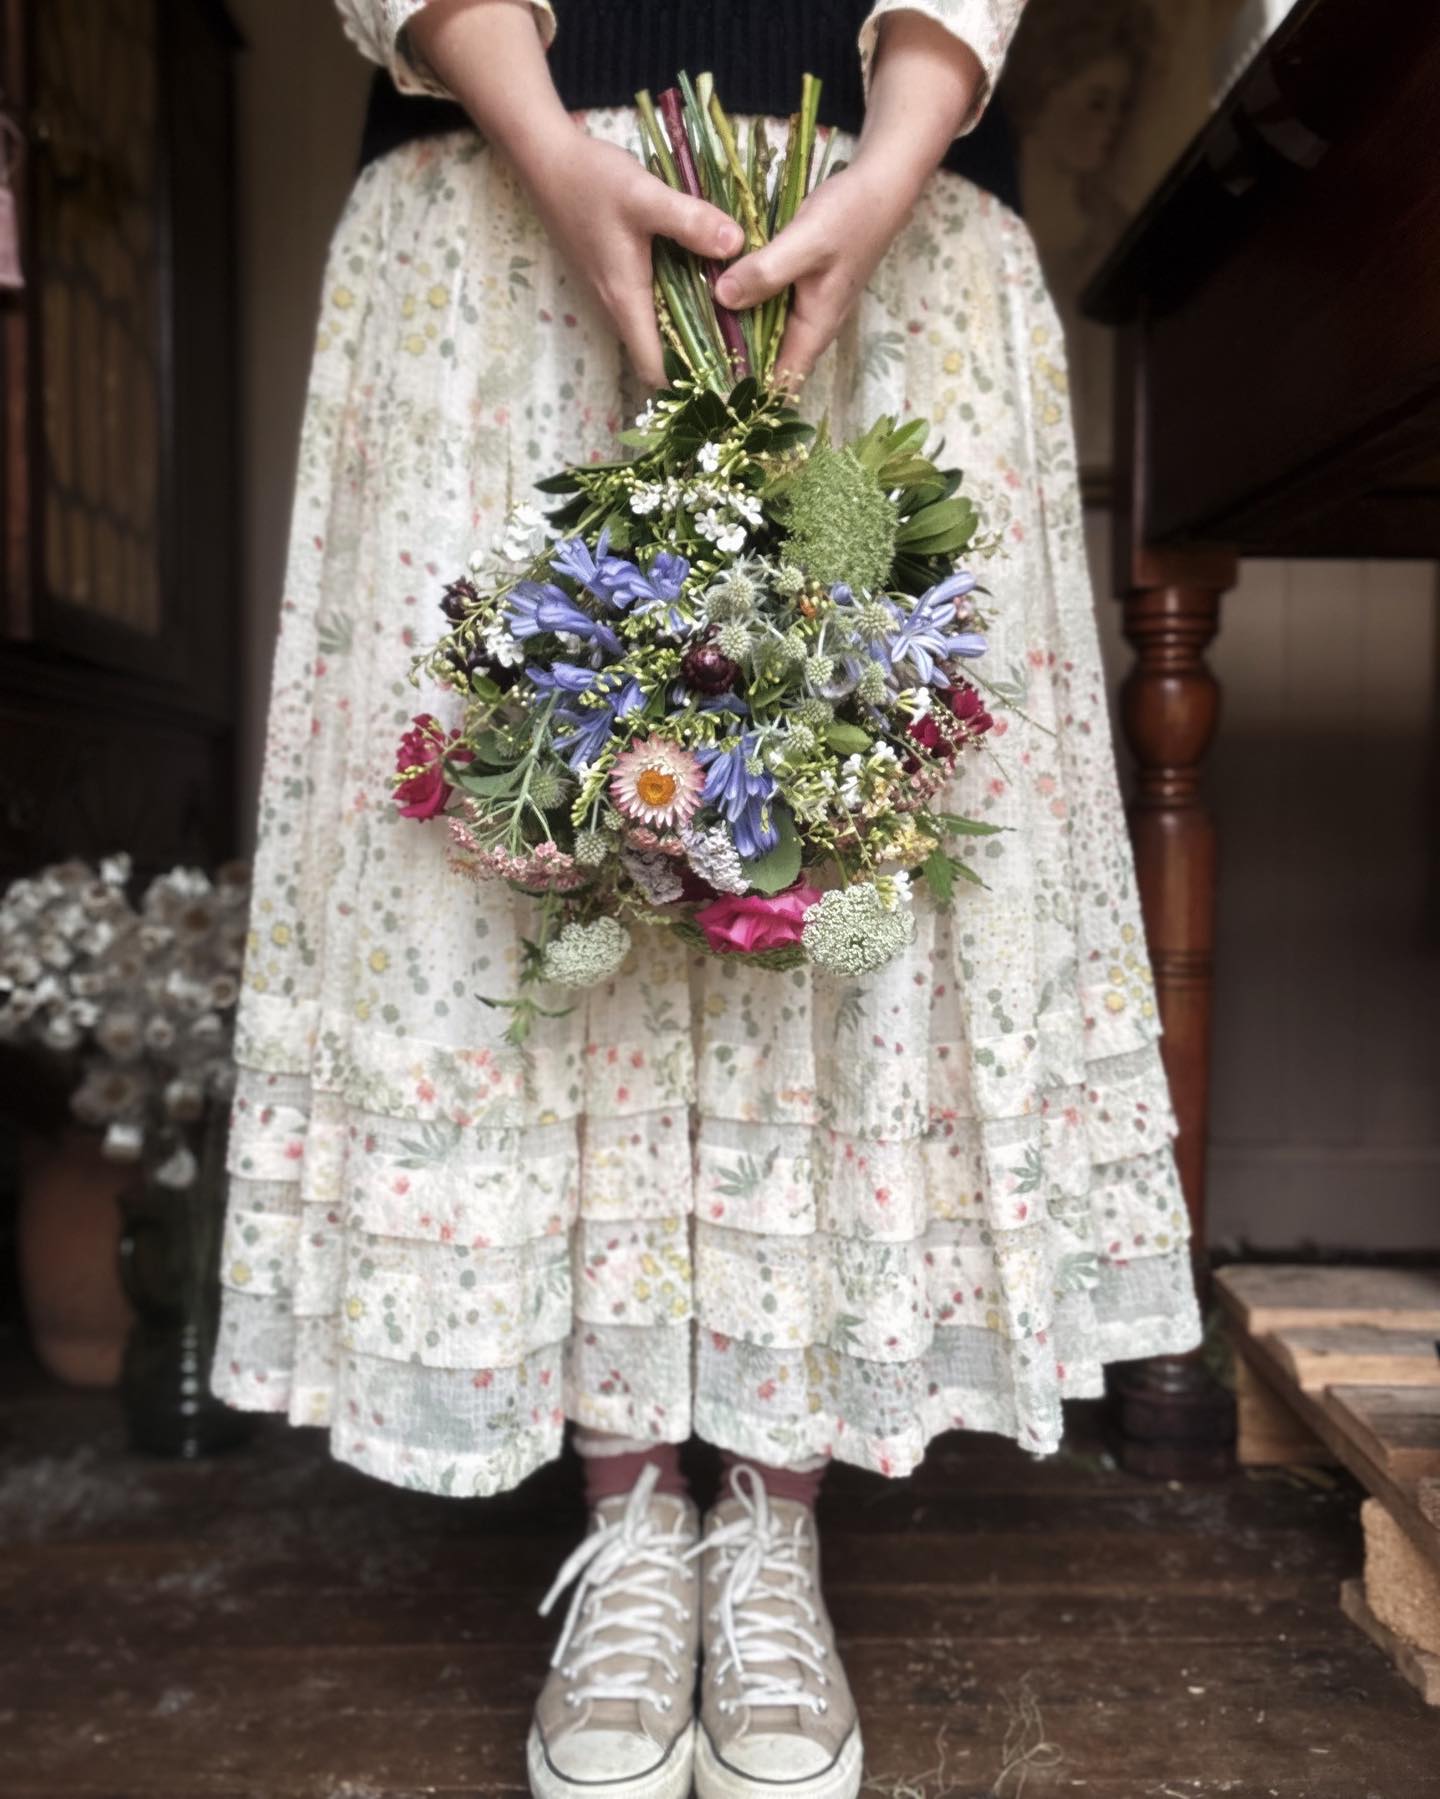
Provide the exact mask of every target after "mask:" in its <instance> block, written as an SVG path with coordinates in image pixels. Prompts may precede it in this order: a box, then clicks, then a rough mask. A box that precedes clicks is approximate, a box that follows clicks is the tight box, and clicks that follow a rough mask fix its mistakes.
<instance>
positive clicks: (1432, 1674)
mask: <svg viewBox="0 0 1440 1799" xmlns="http://www.w3.org/2000/svg"><path fill="white" fill-rule="evenodd" d="M1340 1609H1341V1611H1342V1612H1344V1614H1345V1616H1346V1617H1347V1618H1348V1619H1349V1620H1350V1622H1351V1623H1352V1624H1358V1625H1359V1626H1360V1628H1361V1630H1363V1631H1364V1632H1365V1635H1366V1636H1367V1637H1369V1639H1370V1641H1371V1642H1372V1643H1373V1644H1374V1645H1375V1647H1376V1648H1377V1649H1379V1650H1381V1651H1383V1653H1384V1654H1385V1655H1387V1656H1388V1657H1389V1658H1390V1660H1391V1662H1393V1663H1394V1666H1395V1670H1396V1672H1397V1673H1399V1674H1402V1675H1403V1676H1404V1677H1405V1679H1406V1680H1408V1681H1409V1682H1410V1684H1411V1686H1412V1687H1414V1689H1415V1691H1416V1692H1417V1693H1418V1694H1419V1695H1420V1697H1421V1698H1422V1699H1423V1700H1424V1701H1425V1703H1426V1705H1440V1655H1427V1654H1426V1653H1425V1651H1424V1650H1423V1649H1417V1648H1415V1646H1414V1645H1413V1644H1412V1643H1407V1642H1406V1641H1405V1639H1404V1637H1397V1636H1396V1635H1395V1633H1394V1631H1393V1630H1387V1629H1386V1628H1385V1626H1384V1625H1383V1624H1382V1623H1381V1622H1380V1620H1379V1619H1378V1618H1377V1617H1376V1616H1375V1614H1374V1612H1372V1611H1371V1609H1370V1607H1369V1606H1368V1605H1367V1604H1366V1603H1365V1583H1364V1582H1363V1581H1359V1580H1347V1581H1344V1582H1342V1584H1341V1587H1340Z"/></svg>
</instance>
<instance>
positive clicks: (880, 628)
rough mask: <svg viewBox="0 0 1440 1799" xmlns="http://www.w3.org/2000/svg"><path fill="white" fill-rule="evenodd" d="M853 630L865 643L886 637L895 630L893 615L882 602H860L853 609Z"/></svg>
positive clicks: (874, 600)
mask: <svg viewBox="0 0 1440 1799" xmlns="http://www.w3.org/2000/svg"><path fill="white" fill-rule="evenodd" d="M854 616H855V629H856V631H857V632H858V633H859V635H860V636H861V637H862V638H863V639H864V641H865V642H866V643H873V642H874V640H875V639H876V638H877V637H888V636H889V635H890V633H891V632H892V631H893V630H894V629H895V614H894V613H893V612H892V611H891V610H890V608H889V607H888V606H887V605H886V604H885V602H884V600H876V599H868V600H862V601H861V602H860V604H859V605H858V606H857V607H856V608H855V614H854Z"/></svg>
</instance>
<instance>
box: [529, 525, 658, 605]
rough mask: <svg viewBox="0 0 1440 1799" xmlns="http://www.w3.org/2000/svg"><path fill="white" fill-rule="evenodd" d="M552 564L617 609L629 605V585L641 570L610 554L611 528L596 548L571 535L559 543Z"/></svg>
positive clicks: (603, 535)
mask: <svg viewBox="0 0 1440 1799" xmlns="http://www.w3.org/2000/svg"><path fill="white" fill-rule="evenodd" d="M550 566H551V568H552V569H554V571H555V573H556V574H557V575H568V576H569V577H570V579H571V580H572V581H573V582H575V584H576V586H578V587H582V588H583V589H584V590H585V592H586V593H591V594H594V596H595V598H596V599H597V600H603V601H604V603H605V604H606V605H607V606H610V607H612V608H613V609H614V610H615V611H616V612H621V611H623V610H624V609H625V607H626V606H627V605H628V604H629V600H628V599H627V598H626V595H625V588H626V585H627V583H628V582H630V581H633V580H634V579H635V577H636V576H637V575H639V573H640V570H639V569H638V568H636V566H635V564H634V563H633V562H630V561H627V560H626V558H625V557H624V556H614V555H612V554H611V553H610V533H609V532H608V531H602V532H601V533H600V536H599V538H598V540H597V541H596V544H595V548H594V549H593V550H592V549H591V548H590V546H589V544H588V543H586V541H585V539H584V538H583V537H567V538H566V539H564V541H563V542H561V543H558V544H556V546H555V553H554V555H552V556H551V558H550Z"/></svg>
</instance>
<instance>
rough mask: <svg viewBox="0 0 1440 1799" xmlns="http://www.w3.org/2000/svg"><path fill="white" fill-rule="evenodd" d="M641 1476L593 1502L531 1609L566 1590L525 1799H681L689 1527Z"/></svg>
mask: <svg viewBox="0 0 1440 1799" xmlns="http://www.w3.org/2000/svg"><path fill="white" fill-rule="evenodd" d="M658 1478H659V1476H658V1471H657V1470H656V1469H655V1468H653V1467H650V1468H646V1469H645V1471H644V1473H643V1474H642V1475H641V1476H640V1479H639V1480H638V1481H637V1482H636V1484H635V1486H634V1488H633V1489H632V1491H631V1492H630V1494H629V1496H628V1498H621V1499H605V1500H602V1501H601V1502H600V1505H599V1506H598V1507H597V1508H596V1511H595V1514H594V1517H593V1518H592V1519H591V1525H590V1532H589V1535H588V1536H586V1537H585V1539H584V1541H583V1542H582V1543H581V1544H580V1546H579V1547H578V1548H577V1549H576V1550H575V1552H574V1554H573V1555H571V1556H570V1557H569V1559H568V1560H567V1561H566V1563H565V1565H564V1567H563V1568H561V1570H560V1572H559V1574H558V1575H557V1576H556V1579H555V1584H554V1586H553V1587H551V1589H550V1592H549V1593H548V1594H547V1595H546V1598H545V1602H544V1604H543V1605H542V1606H541V1608H540V1610H541V1612H542V1613H544V1612H548V1611H549V1610H550V1608H551V1606H552V1605H554V1603H555V1601H556V1600H557V1599H558V1598H559V1596H560V1594H561V1593H563V1592H564V1591H565V1589H566V1587H568V1586H569V1585H570V1584H571V1582H572V1581H575V1582H578V1584H577V1585H576V1587H575V1592H574V1595H573V1597H572V1599H571V1601H570V1609H569V1611H568V1613H567V1614H566V1618H565V1625H564V1628H563V1629H562V1630H561V1632H560V1640H559V1642H558V1643H557V1644H556V1647H555V1653H554V1656H553V1657H552V1658H551V1664H550V1674H549V1676H548V1678H547V1679H546V1682H545V1685H544V1688H543V1689H542V1691H541V1694H540V1699H539V1702H538V1704H537V1705H536V1707H535V1722H534V1724H533V1725H532V1726H531V1730H530V1741H529V1746H528V1762H529V1770H530V1791H531V1792H532V1793H533V1794H534V1795H535V1799H686V1796H687V1795H688V1793H689V1791H690V1779H691V1765H692V1762H693V1760H694V1750H695V1672H696V1661H697V1653H698V1642H699V1630H700V1625H699V1610H700V1604H699V1571H698V1568H697V1564H696V1559H695V1554H694V1551H695V1548H696V1544H697V1542H698V1539H699V1534H700V1531H699V1522H698V1518H697V1515H696V1511H695V1507H694V1506H693V1505H692V1504H691V1503H690V1501H689V1500H688V1499H676V1498H672V1497H670V1496H669V1495H667V1494H657V1493H656V1492H655V1482H656V1480H657V1479H658Z"/></svg>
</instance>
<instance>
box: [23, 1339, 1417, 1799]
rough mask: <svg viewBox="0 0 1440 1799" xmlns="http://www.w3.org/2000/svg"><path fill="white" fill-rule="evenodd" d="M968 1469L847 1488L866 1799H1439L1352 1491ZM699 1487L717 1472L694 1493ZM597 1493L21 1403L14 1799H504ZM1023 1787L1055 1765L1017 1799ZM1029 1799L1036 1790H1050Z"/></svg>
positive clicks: (942, 1463) (847, 1563)
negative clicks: (138, 1449) (467, 1487)
mask: <svg viewBox="0 0 1440 1799" xmlns="http://www.w3.org/2000/svg"><path fill="white" fill-rule="evenodd" d="M1072 1435H1073V1439H1074V1440H1073V1442H1072V1444H1071V1445H1070V1446H1069V1448H1068V1449H1067V1452H1066V1453H1065V1454H1063V1455H1062V1456H1060V1457H1056V1458H1053V1459H1051V1460H1050V1461H1047V1462H1037V1461H1035V1460H1033V1459H1032V1458H1031V1457H1029V1456H1026V1455H1023V1454H1021V1453H1020V1452H1019V1451H1017V1450H1015V1449H1013V1448H1012V1447H1011V1446H1009V1445H1006V1444H1002V1443H998V1442H996V1441H993V1440H987V1439H984V1438H962V1437H955V1438H948V1439H946V1440H944V1441H943V1442H942V1443H941V1444H939V1445H937V1446H936V1448H935V1451H934V1452H933V1453H932V1455H931V1457H930V1458H929V1460H928V1461H927V1463H926V1466H925V1468H924V1469H923V1470H922V1471H921V1473H920V1474H919V1476H918V1477H917V1478H916V1479H915V1480H913V1481H911V1482H909V1483H906V1484H903V1485H901V1484H896V1483H890V1482H885V1481H882V1480H879V1479H878V1478H875V1477H871V1476H867V1475H864V1474H860V1473H857V1472H854V1471H851V1470H845V1469H842V1470H837V1471H836V1473H835V1475H834V1476H833V1477H832V1480H831V1483H830V1485H829V1487H828V1489H827V1492H826V1495H825V1499H824V1545H825V1553H826V1558H827V1569H828V1574H827V1587H828V1590H829V1593H830V1596H831V1605H832V1611H833V1613H834V1616H835V1620H836V1624H837V1628H838V1630H839V1632H840V1635H841V1640H842V1647H843V1648H844V1651H845V1654H846V1659H847V1665H848V1667H849V1670H850V1673H851V1676H852V1679H853V1682H854V1685H855V1688H856V1692H857V1696H858V1698H859V1701H860V1704H861V1708H862V1716H863V1719H864V1726H865V1734H866V1740H867V1745H868V1759H867V1768H868V1772H869V1780H870V1785H869V1787H868V1789H867V1792H868V1794H869V1795H870V1799H982V1796H985V1795H992V1796H993V1795H997V1794H998V1799H1017V1796H1018V1795H1019V1794H1020V1793H1021V1792H1022V1791H1023V1794H1024V1799H1043V1796H1045V1795H1059V1794H1065V1795H1070V1796H1071V1799H1197V1796H1200V1799H1204V1796H1208V1795H1212V1794H1213V1795H1221V1794H1224V1795H1229V1796H1231V1799H1372V1796H1373V1799H1440V1719H1437V1714H1436V1713H1435V1712H1432V1711H1427V1709H1426V1708H1425V1707H1424V1706H1423V1705H1422V1704H1421V1702H1420V1700H1419V1698H1418V1696H1417V1695H1416V1694H1415V1693H1414V1692H1413V1691H1412V1690H1411V1688H1410V1687H1409V1686H1408V1685H1407V1684H1406V1683H1405V1682H1404V1681H1403V1680H1402V1679H1401V1678H1400V1677H1399V1676H1398V1675H1397V1674H1396V1673H1395V1671H1394V1670H1393V1669H1392V1668H1391V1667H1390V1665H1389V1663H1388V1662H1387V1661H1386V1659H1385V1658H1384V1656H1382V1655H1381V1654H1380V1653H1379V1651H1378V1650H1376V1649H1375V1648H1374V1647H1373V1645H1372V1644H1371V1643H1370V1642H1369V1641H1368V1640H1367V1639H1366V1638H1365V1637H1364V1636H1363V1635H1362V1633H1361V1632H1360V1631H1359V1630H1357V1629H1356V1628H1355V1627H1354V1626H1353V1625H1352V1624H1350V1623H1349V1621H1348V1620H1347V1619H1346V1618H1345V1617H1344V1616H1343V1614H1342V1613H1341V1611H1340V1606H1339V1586H1340V1582H1341V1580H1342V1579H1344V1578H1346V1577H1347V1576H1352V1575H1354V1574H1355V1573H1357V1572H1358V1570H1359V1567H1360V1556H1361V1551H1360V1535H1359V1529H1358V1523H1357V1506H1358V1496H1357V1491H1356V1489H1355V1488H1354V1486H1353V1485H1352V1484H1351V1483H1350V1482H1349V1480H1348V1478H1346V1477H1344V1476H1343V1475H1342V1476H1338V1477H1330V1476H1326V1475H1317V1474H1315V1473H1313V1471H1310V1472H1307V1473H1306V1474H1304V1475H1300V1474H1289V1473H1285V1472H1282V1471H1269V1470H1267V1471H1265V1472H1264V1473H1263V1474H1262V1473H1259V1472H1253V1471H1252V1472H1251V1473H1250V1474H1248V1475H1237V1476H1236V1477H1235V1478H1233V1479H1232V1480H1229V1481H1225V1482H1222V1483H1219V1484H1218V1485H1215V1486H1205V1487H1201V1486H1190V1487H1178V1486H1167V1485H1163V1484H1162V1485H1151V1484H1147V1483H1144V1482H1140V1481H1137V1480H1134V1479H1131V1478H1129V1477H1127V1476H1125V1475H1122V1474H1120V1473H1119V1472H1117V1471H1116V1469H1115V1468H1114V1467H1113V1465H1111V1464H1110V1462H1109V1460H1108V1458H1107V1457H1106V1456H1105V1454H1104V1452H1103V1447H1102V1444H1101V1441H1100V1438H1099V1436H1098V1432H1097V1419H1096V1415H1095V1413H1094V1412H1093V1411H1092V1410H1089V1409H1087V1408H1076V1411H1075V1415H1074V1423H1073V1431H1072ZM695 1461H696V1466H697V1469H698V1470H699V1471H700V1472H701V1474H702V1475H704V1474H705V1473H707V1472H713V1461H712V1459H711V1458H709V1457H707V1456H705V1455H703V1454H701V1455H699V1456H697V1457H696V1458H695ZM579 1521H580V1507H579V1502H578V1499H577V1495H576V1486H575V1470H574V1468H573V1465H571V1464H569V1463H568V1462H567V1463H564V1464H561V1465H559V1466H557V1467H556V1468H552V1469H547V1470H544V1471H542V1472H541V1474H539V1475H538V1476H537V1477H536V1478H535V1479H533V1480H532V1481H529V1482H527V1483H526V1484H525V1486H524V1487H523V1488H521V1489H520V1490H519V1491H518V1492H516V1493H515V1494H511V1495H508V1496H506V1497H505V1498H503V1499H501V1500H498V1501H486V1502H463V1501H456V1500H440V1499H435V1498H431V1497H427V1496H425V1495H420V1494H413V1493H404V1492H398V1491H396V1490H393V1489H390V1488H386V1487H383V1486H381V1485H379V1484H378V1483H376V1482H373V1481H369V1480H365V1479H363V1478H362V1477H360V1476H359V1475H356V1474H354V1473H353V1472H351V1471H350V1470H348V1469H345V1468H342V1467H339V1466H338V1465H336V1464H334V1463H333V1462H331V1461H329V1460H328V1459H327V1457H326V1455H325V1449H324V1443H323V1439H322V1438H321V1437H320V1436H318V1435H317V1434H316V1433H313V1432H301V1431H292V1430H289V1429H288V1428H286V1427H284V1426H283V1425H279V1424H277V1423H275V1422H273V1421H266V1422H265V1423H264V1424H263V1425H262V1427H261V1429H260V1430H259V1432H258V1434H257V1436H256V1438H255V1440H254V1441H253V1443H252V1444H251V1445H250V1446H249V1447H248V1448H247V1449H245V1450H244V1451H242V1452H240V1453H238V1454H236V1455H234V1456H231V1457H228V1458H225V1459H223V1460H218V1461H215V1462H211V1463H205V1464H197V1465H194V1466H186V1467H180V1466H174V1465H165V1464H159V1463H152V1462H144V1461H140V1460H137V1459H135V1458H133V1457H131V1456H129V1455H128V1454H127V1453H126V1451H125V1448H124V1443H123V1436H122V1432H121V1427H120V1421H119V1416H118V1411H117V1407H116V1405H115V1403H114V1401H113V1400H112V1399H110V1398H108V1397H106V1396H98V1397H97V1396H86V1395H77V1394H69V1393H62V1392H60V1391H58V1390H54V1389H50V1388H48V1387H46V1386H45V1385H44V1384H43V1383H41V1382H39V1381H38V1380H37V1379H36V1378H35V1377H34V1376H33V1373H29V1372H26V1371H25V1370H20V1371H19V1372H18V1373H17V1372H15V1371H11V1376H10V1378H9V1379H8V1380H7V1381H4V1382H0V1794H3V1795H4V1799H40V1795H42V1794H43V1795H44V1796H45V1799H82V1796H83V1799H102V1796H103V1799H412V1796H413V1799H419V1795H421V1794H444V1795H448V1796H451V1799H461V1796H463V1795H467V1794H468V1795H473V1796H475V1799H479V1796H481V1795H483V1796H484V1799H508V1796H509V1795H519V1794H520V1793H521V1792H522V1791H523V1778H524V1763H523V1753H522V1744H523V1737H524V1730H525V1725H526V1719H527V1715H528V1709H529V1706H530V1704H531V1702H532V1700H533V1698H534V1694H535V1692H536V1690H537V1688H538V1686H539V1683H540V1680H541V1678H542V1676H543V1672H544V1664H545V1654H546V1644H547V1642H548V1640H549V1637H550V1626H549V1625H548V1624H546V1623H545V1622H543V1621H542V1620H540V1619H538V1618H537V1617H536V1616H535V1614H534V1604H535V1601H536V1600H537V1599H538V1598H539V1596H540V1594H541V1592H542V1591H543V1589H544V1586H545V1585H546V1584H547V1583H548V1581H549V1578H550V1576H551V1575H552V1574H553V1571H554V1568H555V1566H556V1564H557V1562H558V1560H559V1558H560V1556H561V1555H562V1553H563V1552H564V1550H565V1549H566V1547H567V1546H568V1544H569V1541H570V1540H571V1538H572V1537H573V1534H574V1532H575V1531H576V1529H577V1528H578V1526H579ZM1007 1738H1008V1739H1009V1742H1010V1754H1011V1756H1012V1758H1013V1755H1014V1754H1015V1753H1016V1752H1017V1751H1024V1750H1026V1749H1028V1750H1030V1751H1031V1752H1032V1753H1031V1759H1030V1760H1029V1761H1028V1762H1026V1763H1025V1764H1024V1765H1023V1766H1021V1767H1016V1768H1012V1770H1011V1773H1010V1774H1009V1775H1008V1776H1007V1777H1006V1778H1005V1779H1004V1780H1003V1782H1001V1784H1000V1785H999V1786H998V1788H997V1784H996V1783H997V1781H999V1780H1000V1777H1001V1774H1002V1770H1003V1769H1004V1767H1005V1763H1006V1755H1007V1752H1006V1743H1007ZM1022 1773H1023V1774H1024V1776H1025V1778H1024V1782H1023V1787H1022V1785H1021V1783H1020V1776H1021V1774H1022Z"/></svg>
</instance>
